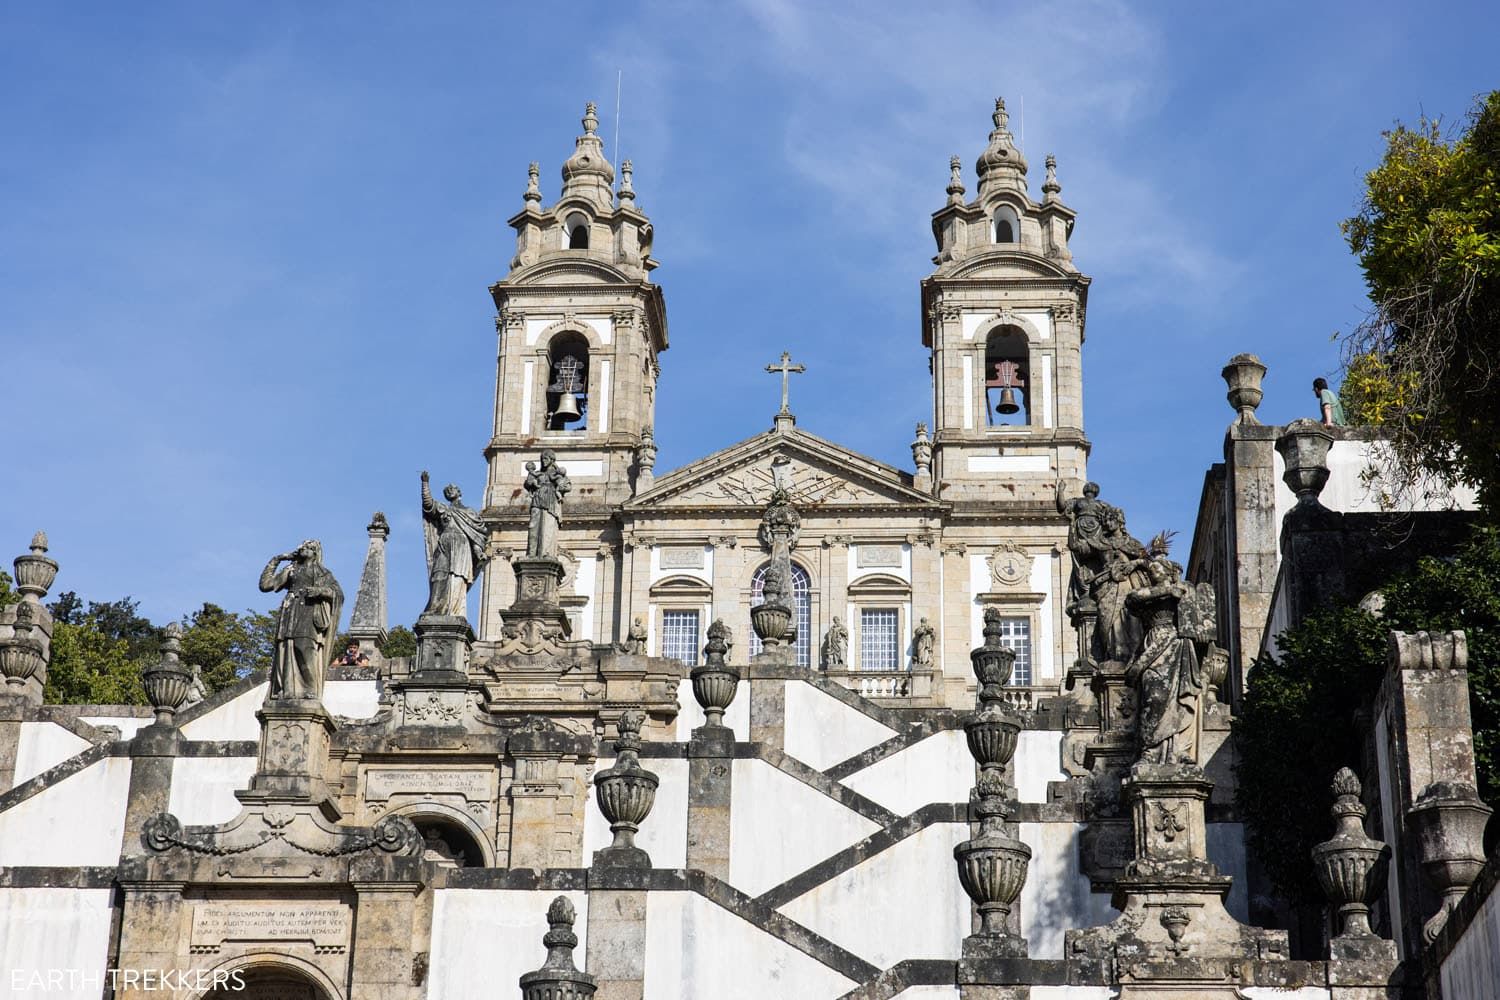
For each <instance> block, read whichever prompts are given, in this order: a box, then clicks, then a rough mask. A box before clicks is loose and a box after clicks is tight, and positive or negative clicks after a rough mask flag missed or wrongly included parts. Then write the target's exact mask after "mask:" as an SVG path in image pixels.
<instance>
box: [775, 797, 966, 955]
mask: <svg viewBox="0 0 1500 1000" xmlns="http://www.w3.org/2000/svg"><path fill="white" fill-rule="evenodd" d="M968 838H969V826H968V824H967V823H937V824H934V825H933V826H929V827H926V828H924V829H922V830H919V831H917V832H916V833H915V834H913V835H912V836H910V837H907V838H906V839H905V840H902V841H900V842H898V843H896V844H893V845H891V846H890V847H889V848H887V849H886V850H884V851H881V852H880V853H879V854H876V855H874V856H873V857H870V858H867V859H865V860H864V861H862V862H860V863H859V864H857V865H855V866H854V867H853V868H850V869H849V870H847V871H844V872H841V873H839V874H838V875H836V876H834V877H833V878H831V879H829V880H828V881H827V882H824V883H823V884H822V885H819V886H817V887H816V888H814V889H812V890H811V891H809V892H806V893H804V894H802V895H801V896H798V897H797V898H796V899H794V900H792V901H791V902H790V903H787V904H786V905H785V906H783V907H781V912H782V913H784V914H786V915H787V916H788V917H790V918H791V919H793V920H795V921H796V922H797V923H799V924H801V925H802V926H804V927H806V928H808V929H809V930H812V931H816V932H817V933H818V934H821V935H823V936H824V937H826V938H827V939H828V940H830V941H832V942H833V943H834V944H837V945H840V946H842V947H844V948H847V949H848V950H849V951H851V952H853V953H854V954H856V955H858V956H859V957H860V958H863V959H864V960H865V961H867V962H870V963H872V964H874V965H876V966H878V967H880V968H882V969H887V968H890V967H891V966H892V965H895V964H896V963H897V962H899V961H901V960H903V959H908V958H939V959H955V960H956V959H957V958H959V953H960V950H961V949H962V946H963V939H964V937H965V936H967V935H968V934H969V932H970V930H971V927H970V916H969V897H968V896H966V895H965V894H964V891H963V889H962V887H961V886H960V885H959V881H958V879H957V878H956V877H947V876H949V875H950V873H951V872H952V869H953V848H954V845H956V844H958V843H960V842H961V841H964V840H967V839H968ZM876 913H886V914H896V913H900V914H902V919H899V920H871V919H870V916H871V914H876Z"/></svg>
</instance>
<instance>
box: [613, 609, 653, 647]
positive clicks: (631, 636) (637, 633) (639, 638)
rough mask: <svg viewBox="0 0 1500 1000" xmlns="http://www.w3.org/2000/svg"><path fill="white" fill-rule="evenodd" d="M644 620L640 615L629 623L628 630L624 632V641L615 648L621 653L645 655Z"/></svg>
mask: <svg viewBox="0 0 1500 1000" xmlns="http://www.w3.org/2000/svg"><path fill="white" fill-rule="evenodd" d="M646 639H647V633H646V620H645V619H644V618H642V617H641V616H640V615H636V616H635V620H634V621H632V622H631V623H630V631H629V632H628V633H627V634H626V638H625V641H624V642H622V643H620V644H619V645H617V646H616V647H615V648H616V649H618V650H619V651H620V652H622V653H632V654H634V655H636V656H645V655H646Z"/></svg>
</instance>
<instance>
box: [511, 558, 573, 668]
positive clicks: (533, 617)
mask: <svg viewBox="0 0 1500 1000" xmlns="http://www.w3.org/2000/svg"><path fill="white" fill-rule="evenodd" d="M510 565H511V568H512V569H513V570H515V574H516V600H515V603H513V604H512V605H511V606H510V607H508V608H504V609H502V610H501V611H500V620H501V621H502V622H503V623H504V624H503V626H502V628H501V631H502V633H503V635H504V636H505V638H506V639H507V640H509V642H508V643H502V652H519V653H536V652H541V651H543V650H544V649H546V648H548V647H549V646H551V645H552V644H555V643H559V642H563V641H565V640H567V639H568V638H569V637H570V636H571V635H572V634H573V626H572V624H571V623H570V622H569V621H568V613H567V611H565V610H564V609H563V607H562V603H561V601H560V599H559V597H558V585H559V584H561V583H562V579H563V566H562V563H561V562H559V561H557V560H556V559H551V558H548V557H545V556H527V557H524V558H517V559H512V560H511V563H510Z"/></svg>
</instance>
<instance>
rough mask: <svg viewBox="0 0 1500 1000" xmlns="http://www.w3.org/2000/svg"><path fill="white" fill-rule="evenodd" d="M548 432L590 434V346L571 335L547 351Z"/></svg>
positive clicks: (561, 337)
mask: <svg viewBox="0 0 1500 1000" xmlns="http://www.w3.org/2000/svg"><path fill="white" fill-rule="evenodd" d="M547 367H548V372H549V377H548V380H547V430H549V431H583V430H588V425H589V420H588V405H589V403H588V388H589V342H588V341H587V340H586V339H584V337H583V335H582V334H579V333H574V332H572V331H568V332H565V333H560V334H558V335H557V336H556V337H554V338H553V339H552V344H551V346H550V347H549V349H548V351H547Z"/></svg>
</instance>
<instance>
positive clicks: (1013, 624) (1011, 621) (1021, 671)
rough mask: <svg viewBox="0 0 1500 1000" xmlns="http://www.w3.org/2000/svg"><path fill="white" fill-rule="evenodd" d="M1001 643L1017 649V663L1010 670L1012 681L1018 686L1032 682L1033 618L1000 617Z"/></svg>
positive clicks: (1024, 685)
mask: <svg viewBox="0 0 1500 1000" xmlns="http://www.w3.org/2000/svg"><path fill="white" fill-rule="evenodd" d="M1000 643H1001V645H1003V646H1006V647H1008V648H1010V649H1014V650H1015V651H1016V665H1015V667H1014V669H1012V670H1011V672H1010V683H1011V684H1012V685H1014V686H1016V687H1027V686H1029V685H1030V684H1031V619H1030V618H1002V619H1000Z"/></svg>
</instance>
